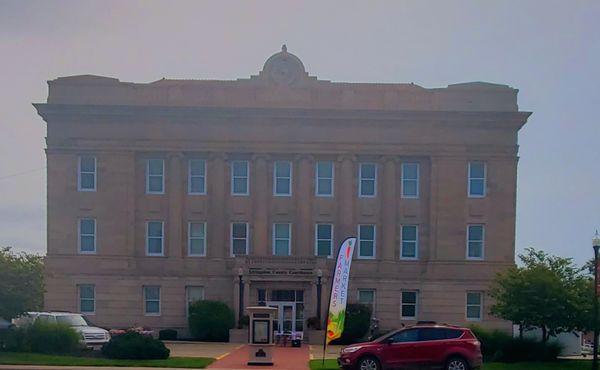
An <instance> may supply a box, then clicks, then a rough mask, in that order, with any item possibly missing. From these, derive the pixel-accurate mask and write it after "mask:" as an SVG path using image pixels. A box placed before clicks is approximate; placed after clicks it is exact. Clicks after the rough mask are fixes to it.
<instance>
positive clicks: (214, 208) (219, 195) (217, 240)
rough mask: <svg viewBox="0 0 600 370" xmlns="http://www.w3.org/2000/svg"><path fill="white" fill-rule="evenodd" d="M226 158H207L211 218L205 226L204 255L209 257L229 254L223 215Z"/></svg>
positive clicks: (214, 156) (226, 228) (227, 229)
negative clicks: (205, 241)
mask: <svg viewBox="0 0 600 370" xmlns="http://www.w3.org/2000/svg"><path fill="white" fill-rule="evenodd" d="M225 160H226V156H225V155H224V154H223V153H214V154H211V156H210V158H209V166H208V167H209V168H208V171H207V175H208V176H207V178H208V193H207V194H208V210H209V211H208V214H209V215H210V216H211V217H210V220H211V222H209V224H208V225H207V228H208V230H209V231H208V233H207V238H208V243H207V250H206V255H207V256H209V257H228V256H229V255H230V252H229V238H228V232H229V220H227V219H226V214H225V192H226V191H228V189H226V188H225V184H226V181H225V176H226V173H227V171H226V169H225V167H226V162H225Z"/></svg>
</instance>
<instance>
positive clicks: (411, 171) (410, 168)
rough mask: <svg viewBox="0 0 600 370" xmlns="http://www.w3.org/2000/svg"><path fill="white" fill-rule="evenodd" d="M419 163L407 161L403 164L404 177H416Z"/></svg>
mask: <svg viewBox="0 0 600 370" xmlns="http://www.w3.org/2000/svg"><path fill="white" fill-rule="evenodd" d="M417 168H418V165H417V164H416V163H405V164H404V165H403V166H402V177H403V178H404V179H413V180H414V179H416V178H417V176H418V175H417V173H418V170H417Z"/></svg>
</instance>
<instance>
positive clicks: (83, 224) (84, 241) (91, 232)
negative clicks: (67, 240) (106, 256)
mask: <svg viewBox="0 0 600 370" xmlns="http://www.w3.org/2000/svg"><path fill="white" fill-rule="evenodd" d="M79 253H96V220H94V219H93V218H82V219H80V220H79Z"/></svg>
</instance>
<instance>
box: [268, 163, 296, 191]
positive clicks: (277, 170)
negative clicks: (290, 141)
mask: <svg viewBox="0 0 600 370" xmlns="http://www.w3.org/2000/svg"><path fill="white" fill-rule="evenodd" d="M273 194H274V195H277V196H290V195H292V162H289V161H277V162H275V165H274V168H273Z"/></svg>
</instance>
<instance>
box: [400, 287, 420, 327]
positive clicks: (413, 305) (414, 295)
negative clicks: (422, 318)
mask: <svg viewBox="0 0 600 370" xmlns="http://www.w3.org/2000/svg"><path fill="white" fill-rule="evenodd" d="M418 295H419V292H418V291H416V290H403V291H402V293H401V296H400V298H401V301H400V317H401V318H402V319H404V320H415V319H416V318H417V312H418V310H417V300H418Z"/></svg>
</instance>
